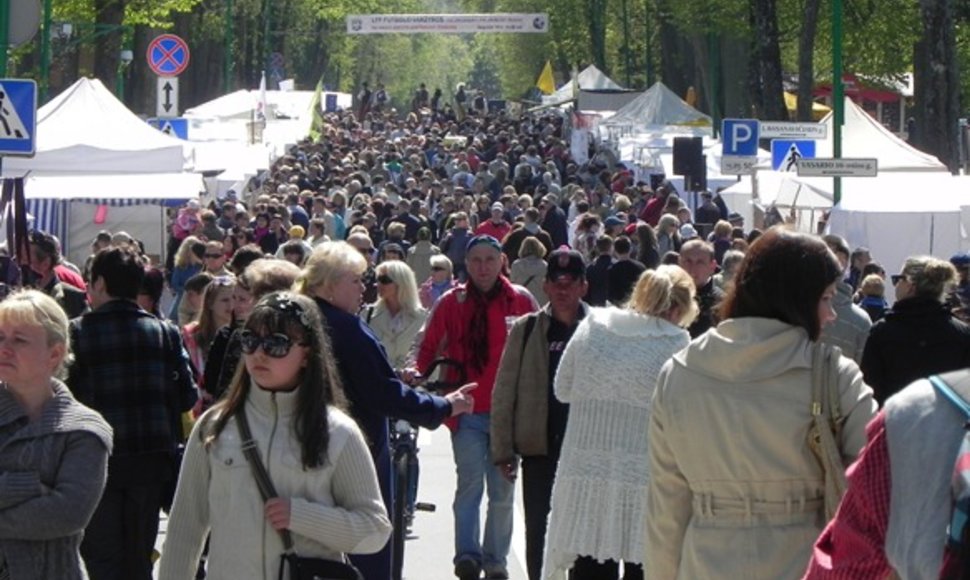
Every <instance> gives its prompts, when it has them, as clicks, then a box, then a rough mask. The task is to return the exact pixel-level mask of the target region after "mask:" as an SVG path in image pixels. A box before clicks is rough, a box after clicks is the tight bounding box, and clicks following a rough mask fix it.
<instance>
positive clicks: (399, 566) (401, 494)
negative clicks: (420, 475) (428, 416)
mask: <svg viewBox="0 0 970 580" xmlns="http://www.w3.org/2000/svg"><path fill="white" fill-rule="evenodd" d="M411 453H412V451H411V450H410V449H402V450H400V452H399V453H397V454H396V455H397V456H396V457H395V458H394V485H395V487H394V521H393V522H392V524H393V525H394V546H393V549H394V559H393V567H394V569H393V572H394V580H401V576H402V574H403V571H404V539H405V536H407V509H408V488H409V487H410V486H411V481H410V472H409V470H408V463H409V456H410V455H411Z"/></svg>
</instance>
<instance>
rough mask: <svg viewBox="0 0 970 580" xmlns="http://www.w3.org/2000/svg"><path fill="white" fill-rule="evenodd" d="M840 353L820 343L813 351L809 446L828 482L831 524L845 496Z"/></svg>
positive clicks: (826, 500) (827, 513)
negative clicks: (840, 444)
mask: <svg viewBox="0 0 970 580" xmlns="http://www.w3.org/2000/svg"><path fill="white" fill-rule="evenodd" d="M840 355H841V352H840V351H839V350H837V349H834V348H832V347H829V346H825V345H823V344H822V343H820V342H816V343H815V344H814V345H813V349H812V425H811V426H810V427H809V429H808V446H809V448H810V449H811V450H812V453H813V454H814V455H815V459H816V460H818V464H819V466H820V467H821V468H822V478H823V479H824V480H825V519H826V521H829V520H831V519H832V517H833V516H835V512H836V510H837V509H838V507H839V502H840V501H842V496H843V495H844V494H845V488H846V480H845V465H844V464H843V462H842V452H841V451H839V445H838V443H837V441H838V438H839V435H840V434H841V432H842V411H841V408H840V405H839V365H838V359H839V356H840Z"/></svg>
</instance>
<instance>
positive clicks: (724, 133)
mask: <svg viewBox="0 0 970 580" xmlns="http://www.w3.org/2000/svg"><path fill="white" fill-rule="evenodd" d="M721 139H722V143H723V146H724V148H723V150H722V153H721V154H722V155H724V156H730V157H755V156H757V155H758V120H757V119H724V121H723V122H722V123H721Z"/></svg>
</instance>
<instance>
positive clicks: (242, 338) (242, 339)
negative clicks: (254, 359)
mask: <svg viewBox="0 0 970 580" xmlns="http://www.w3.org/2000/svg"><path fill="white" fill-rule="evenodd" d="M239 344H240V346H241V347H242V351H243V353H245V354H253V353H254V352H256V349H258V348H260V347H262V348H263V352H264V353H266V356H268V357H271V358H283V357H285V356H286V355H288V354H290V349H291V348H292V347H293V344H294V342H293V339H291V338H290V337H288V336H286V335H285V334H281V333H278V332H277V333H276V334H271V335H269V336H259V335H257V334H256V333H255V332H253V331H251V330H244V331H242V332H240V333H239ZM300 344H303V343H300Z"/></svg>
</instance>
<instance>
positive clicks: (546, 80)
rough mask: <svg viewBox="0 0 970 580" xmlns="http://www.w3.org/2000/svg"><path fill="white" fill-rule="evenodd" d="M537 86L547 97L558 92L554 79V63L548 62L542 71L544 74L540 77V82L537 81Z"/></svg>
mask: <svg viewBox="0 0 970 580" xmlns="http://www.w3.org/2000/svg"><path fill="white" fill-rule="evenodd" d="M536 86H537V87H539V90H540V91H542V92H543V93H545V94H547V95H551V94H552V93H554V92H556V81H555V79H553V78H552V63H551V62H549V61H548V60H547V61H546V66H545V67H544V68H543V69H542V74H540V75H539V80H537V81H536Z"/></svg>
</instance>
